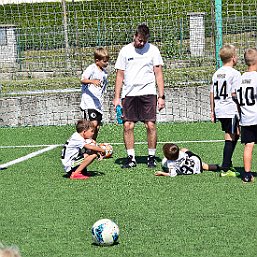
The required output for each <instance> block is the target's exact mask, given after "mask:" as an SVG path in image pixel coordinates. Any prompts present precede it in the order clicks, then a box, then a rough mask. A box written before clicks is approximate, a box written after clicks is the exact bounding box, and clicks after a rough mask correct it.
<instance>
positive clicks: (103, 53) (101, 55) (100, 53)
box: [94, 47, 110, 61]
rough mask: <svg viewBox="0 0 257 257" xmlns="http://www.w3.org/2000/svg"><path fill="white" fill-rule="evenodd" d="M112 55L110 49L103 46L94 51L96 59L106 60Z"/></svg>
mask: <svg viewBox="0 0 257 257" xmlns="http://www.w3.org/2000/svg"><path fill="white" fill-rule="evenodd" d="M109 58H110V56H109V53H108V51H107V50H106V49H105V48H103V47H98V48H96V49H95V51H94V59H95V60H104V59H106V60H107V61H108V60H109Z"/></svg>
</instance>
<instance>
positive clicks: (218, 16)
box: [215, 0, 222, 69]
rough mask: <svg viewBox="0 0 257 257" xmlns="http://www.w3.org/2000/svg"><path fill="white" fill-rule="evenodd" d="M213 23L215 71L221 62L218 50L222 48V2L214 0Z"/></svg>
mask: <svg viewBox="0 0 257 257" xmlns="http://www.w3.org/2000/svg"><path fill="white" fill-rule="evenodd" d="M215 23H216V37H215V39H216V40H215V49H216V50H215V55H216V56H215V58H216V69H218V68H219V67H221V66H222V61H221V59H220V56H219V51H220V48H221V47H222V0H215Z"/></svg>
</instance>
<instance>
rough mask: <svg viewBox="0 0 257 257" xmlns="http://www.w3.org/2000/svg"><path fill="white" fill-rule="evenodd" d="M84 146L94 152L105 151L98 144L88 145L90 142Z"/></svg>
mask: <svg viewBox="0 0 257 257" xmlns="http://www.w3.org/2000/svg"><path fill="white" fill-rule="evenodd" d="M84 147H85V148H86V149H88V150H92V151H94V152H98V153H103V154H104V153H105V150H104V149H103V148H101V147H100V146H97V145H90V144H85V145H84Z"/></svg>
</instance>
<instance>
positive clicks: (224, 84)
mask: <svg viewBox="0 0 257 257" xmlns="http://www.w3.org/2000/svg"><path fill="white" fill-rule="evenodd" d="M220 58H221V60H222V63H223V66H222V67H221V68H219V69H218V70H217V71H216V72H215V73H214V75H213V77H212V85H211V90H210V105H211V121H212V122H216V119H218V120H219V121H220V122H221V127H222V131H224V132H225V135H224V139H225V144H224V148H223V162H222V165H221V169H222V170H223V171H224V172H221V176H235V175H236V173H235V172H236V170H235V169H234V168H233V166H232V156H233V152H234V150H235V147H236V144H237V141H238V139H239V118H238V110H237V106H236V103H235V102H234V101H233V99H232V94H233V93H235V91H236V88H237V87H238V86H239V85H240V82H241V74H240V72H239V71H237V70H235V69H234V68H233V67H234V66H235V65H236V64H237V60H238V57H237V54H236V48H235V47H234V46H233V45H224V46H223V47H222V48H221V49H220Z"/></svg>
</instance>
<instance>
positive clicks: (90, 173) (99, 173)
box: [63, 171, 105, 178]
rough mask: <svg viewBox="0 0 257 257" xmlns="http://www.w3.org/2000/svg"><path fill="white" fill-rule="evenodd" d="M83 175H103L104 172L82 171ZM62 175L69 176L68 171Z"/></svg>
mask: <svg viewBox="0 0 257 257" xmlns="http://www.w3.org/2000/svg"><path fill="white" fill-rule="evenodd" d="M83 175H85V176H89V177H97V176H103V175H105V173H104V172H101V171H87V172H85V173H84V172H83ZM63 177H64V178H70V174H69V173H67V174H64V175H63Z"/></svg>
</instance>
